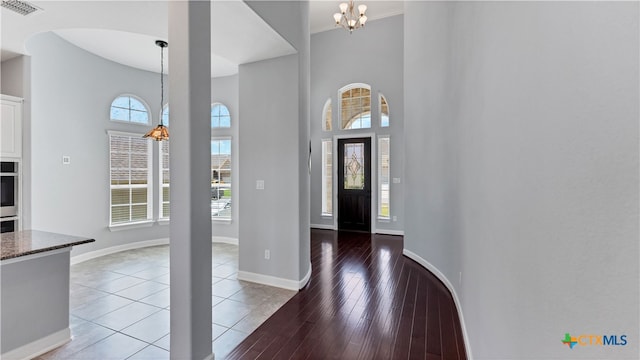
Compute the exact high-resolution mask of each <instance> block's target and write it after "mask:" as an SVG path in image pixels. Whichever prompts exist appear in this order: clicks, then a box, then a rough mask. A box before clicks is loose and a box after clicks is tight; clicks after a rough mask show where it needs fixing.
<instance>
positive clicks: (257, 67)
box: [239, 55, 308, 281]
mask: <svg viewBox="0 0 640 360" xmlns="http://www.w3.org/2000/svg"><path fill="white" fill-rule="evenodd" d="M297 66H298V58H297V55H289V56H285V57H280V58H276V59H271V60H265V61H259V62H255V63H250V64H244V65H240V68H239V71H240V72H239V77H240V112H241V114H242V121H241V122H240V133H241V134H242V139H241V141H240V174H239V177H240V218H241V219H242V226H241V227H240V249H239V255H240V262H239V268H240V271H244V272H250V273H257V274H261V275H268V276H273V277H277V278H281V279H287V280H292V281H298V280H300V277H299V276H300V275H299V267H298V257H299V253H298V251H299V227H300V226H302V224H300V223H299V217H300V215H299V211H298V209H299V208H298V199H299V197H300V196H301V194H300V191H299V184H298V181H297V180H298V170H299V169H298V157H299V153H298V151H297V149H298V143H297V141H298V101H297V94H298V70H297ZM305 170H306V169H305ZM257 180H262V181H264V190H258V189H256V181H257ZM307 229H308V228H307ZM267 249H269V250H270V252H271V259H270V260H266V259H264V251H265V250H267Z"/></svg>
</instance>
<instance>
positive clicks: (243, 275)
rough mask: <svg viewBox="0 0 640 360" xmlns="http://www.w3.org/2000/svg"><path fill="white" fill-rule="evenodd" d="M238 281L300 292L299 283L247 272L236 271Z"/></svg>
mask: <svg viewBox="0 0 640 360" xmlns="http://www.w3.org/2000/svg"><path fill="white" fill-rule="evenodd" d="M238 280H243V281H249V282H254V283H258V284H263V285H269V286H275V287H279V288H283V289H287V290H294V291H298V290H300V282H299V281H295V280H289V279H283V278H279V277H275V276H270V275H263V274H257V273H252V272H249V271H238Z"/></svg>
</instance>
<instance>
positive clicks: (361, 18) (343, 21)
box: [333, 0, 367, 33]
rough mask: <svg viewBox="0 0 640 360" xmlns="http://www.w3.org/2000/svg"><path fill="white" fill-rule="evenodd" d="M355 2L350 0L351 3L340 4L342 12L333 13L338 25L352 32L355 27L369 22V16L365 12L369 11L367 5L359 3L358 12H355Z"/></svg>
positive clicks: (357, 27)
mask: <svg viewBox="0 0 640 360" xmlns="http://www.w3.org/2000/svg"><path fill="white" fill-rule="evenodd" d="M354 10H355V4H354V3H353V0H349V3H342V4H340V12H339V13H335V14H333V19H334V20H335V21H336V26H342V27H343V28H344V29H345V30H349V33H352V32H353V30H354V29H359V28H361V27H363V26H364V23H365V22H367V16H366V15H365V14H364V12H365V11H367V5H358V13H359V15H356V13H355V11H354Z"/></svg>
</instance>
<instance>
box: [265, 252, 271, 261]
mask: <svg viewBox="0 0 640 360" xmlns="http://www.w3.org/2000/svg"><path fill="white" fill-rule="evenodd" d="M264 258H265V260H269V259H271V251H269V249H267V250H265V251H264Z"/></svg>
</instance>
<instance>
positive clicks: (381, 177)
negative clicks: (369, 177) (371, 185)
mask: <svg viewBox="0 0 640 360" xmlns="http://www.w3.org/2000/svg"><path fill="white" fill-rule="evenodd" d="M389 145H390V143H389V137H388V136H385V137H379V138H378V217H379V218H381V219H388V218H389V202H390V201H389V199H390V195H391V192H390V186H389V176H390V174H391V173H390V171H389V159H390V157H389Z"/></svg>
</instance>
